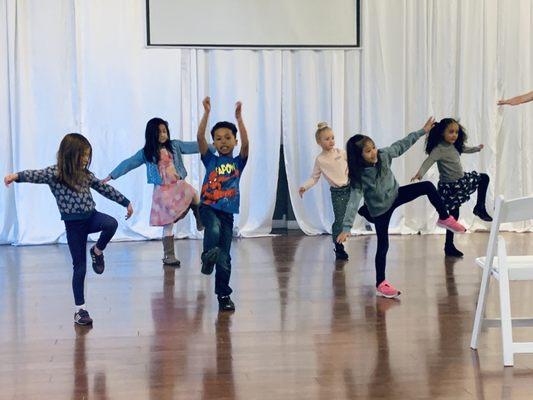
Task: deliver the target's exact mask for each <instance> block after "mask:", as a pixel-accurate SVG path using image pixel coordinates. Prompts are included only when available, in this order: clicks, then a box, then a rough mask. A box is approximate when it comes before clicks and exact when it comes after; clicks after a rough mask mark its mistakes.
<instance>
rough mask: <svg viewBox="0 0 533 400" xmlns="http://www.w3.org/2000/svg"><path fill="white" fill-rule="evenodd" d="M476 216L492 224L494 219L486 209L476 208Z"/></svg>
mask: <svg viewBox="0 0 533 400" xmlns="http://www.w3.org/2000/svg"><path fill="white" fill-rule="evenodd" d="M473 212H474V215H477V216H478V217H479V218H481V219H482V220H483V221H487V222H491V221H492V217H491V216H490V215H489V214H488V213H487V210H486V209H485V207H474V210H473Z"/></svg>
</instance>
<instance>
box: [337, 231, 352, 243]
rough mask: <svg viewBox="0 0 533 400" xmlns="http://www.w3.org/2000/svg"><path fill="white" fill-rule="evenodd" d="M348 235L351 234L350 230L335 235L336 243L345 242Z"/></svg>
mask: <svg viewBox="0 0 533 400" xmlns="http://www.w3.org/2000/svg"><path fill="white" fill-rule="evenodd" d="M348 236H352V235H351V234H350V232H341V233H340V234H339V236H337V243H344V242H346V238H347V237H348Z"/></svg>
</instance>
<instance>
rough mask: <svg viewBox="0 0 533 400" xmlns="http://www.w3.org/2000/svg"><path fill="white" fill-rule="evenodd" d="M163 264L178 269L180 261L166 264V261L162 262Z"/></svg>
mask: <svg viewBox="0 0 533 400" xmlns="http://www.w3.org/2000/svg"><path fill="white" fill-rule="evenodd" d="M163 264H165V265H170V266H172V267H179V266H180V264H181V262H180V260H177V261H172V262H168V261H165V260H163Z"/></svg>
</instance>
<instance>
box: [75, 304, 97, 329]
mask: <svg viewBox="0 0 533 400" xmlns="http://www.w3.org/2000/svg"><path fill="white" fill-rule="evenodd" d="M74 322H75V323H77V324H78V325H92V324H93V320H92V318H91V317H90V316H89V312H88V311H87V310H84V309H83V308H82V309H81V310H79V311H78V312H76V313H74Z"/></svg>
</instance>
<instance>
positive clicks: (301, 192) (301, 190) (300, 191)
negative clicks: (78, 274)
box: [298, 186, 305, 198]
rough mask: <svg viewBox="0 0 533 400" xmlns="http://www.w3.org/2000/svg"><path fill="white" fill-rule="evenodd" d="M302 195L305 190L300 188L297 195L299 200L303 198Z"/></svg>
mask: <svg viewBox="0 0 533 400" xmlns="http://www.w3.org/2000/svg"><path fill="white" fill-rule="evenodd" d="M304 193H305V188H304V187H303V186H302V187H301V188H300V189H298V194H299V195H300V197H301V198H303V197H304Z"/></svg>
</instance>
